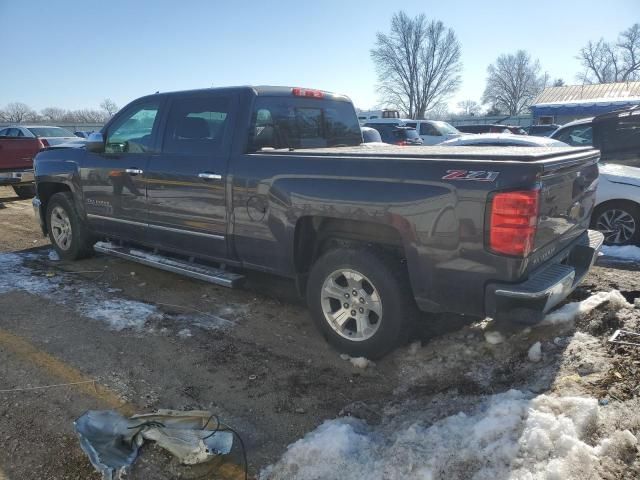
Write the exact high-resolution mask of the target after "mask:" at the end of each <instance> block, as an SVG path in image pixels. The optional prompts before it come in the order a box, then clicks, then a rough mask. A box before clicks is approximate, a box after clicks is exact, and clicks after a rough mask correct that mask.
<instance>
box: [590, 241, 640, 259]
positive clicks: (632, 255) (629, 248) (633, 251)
mask: <svg viewBox="0 0 640 480" xmlns="http://www.w3.org/2000/svg"><path fill="white" fill-rule="evenodd" d="M600 251H601V252H602V253H603V254H604V256H605V257H609V258H610V259H614V260H616V261H618V262H639V263H640V247H636V246H635V245H625V246H622V247H616V246H613V245H603V246H602V249H601V250H600Z"/></svg>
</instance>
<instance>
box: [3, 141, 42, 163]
mask: <svg viewBox="0 0 640 480" xmlns="http://www.w3.org/2000/svg"><path fill="white" fill-rule="evenodd" d="M39 150H40V143H39V142H38V139H37V138H27V137H17V138H2V139H0V170H5V171H6V170H24V169H27V168H33V157H35V156H36V154H37V153H38V151H39Z"/></svg>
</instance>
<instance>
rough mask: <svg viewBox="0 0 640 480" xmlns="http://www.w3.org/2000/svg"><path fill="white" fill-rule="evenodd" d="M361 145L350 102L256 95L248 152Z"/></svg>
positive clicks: (356, 121) (355, 117) (356, 119)
mask: <svg viewBox="0 0 640 480" xmlns="http://www.w3.org/2000/svg"><path fill="white" fill-rule="evenodd" d="M361 143H362V133H361V131H360V124H359V123H358V117H357V116H356V113H355V109H354V108H353V105H352V104H351V103H350V102H345V101H338V100H331V99H307V98H299V97H293V96H291V97H287V96H259V97H257V98H256V100H255V103H254V108H253V116H252V125H251V132H250V138H249V148H248V150H249V151H254V152H255V151H258V150H260V149H262V148H274V149H280V148H293V149H304V148H324V147H338V146H354V145H360V144H361Z"/></svg>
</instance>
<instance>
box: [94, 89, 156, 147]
mask: <svg viewBox="0 0 640 480" xmlns="http://www.w3.org/2000/svg"><path fill="white" fill-rule="evenodd" d="M159 107H160V103H159V102H157V101H154V102H148V103H143V104H139V105H135V106H134V107H132V108H131V109H128V110H127V111H125V112H123V114H122V115H121V116H119V117H118V118H117V119H116V120H115V122H114V123H113V124H111V125H110V126H109V130H108V131H107V141H106V143H105V153H146V152H149V151H150V150H151V148H152V145H151V141H152V133H153V130H154V127H155V125H156V123H157V120H158V109H159Z"/></svg>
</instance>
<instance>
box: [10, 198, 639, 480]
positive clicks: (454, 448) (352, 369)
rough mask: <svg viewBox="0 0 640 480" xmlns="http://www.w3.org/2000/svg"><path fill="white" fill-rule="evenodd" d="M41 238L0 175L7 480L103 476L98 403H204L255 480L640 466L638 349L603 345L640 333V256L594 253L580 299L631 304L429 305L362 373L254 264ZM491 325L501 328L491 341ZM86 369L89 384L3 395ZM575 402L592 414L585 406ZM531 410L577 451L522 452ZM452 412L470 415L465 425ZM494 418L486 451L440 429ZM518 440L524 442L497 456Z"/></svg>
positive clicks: (216, 469) (149, 462) (228, 474)
mask: <svg viewBox="0 0 640 480" xmlns="http://www.w3.org/2000/svg"><path fill="white" fill-rule="evenodd" d="M49 251H50V249H49V247H48V241H47V240H46V239H44V238H42V236H41V235H40V234H39V232H38V228H37V226H36V224H35V221H34V219H33V212H32V210H31V205H30V202H29V201H20V200H18V199H16V198H13V196H12V191H11V190H9V189H3V188H0V252H4V253H0V379H1V381H0V390H2V391H0V440H1V441H2V446H3V447H4V448H2V449H0V479H2V478H3V475H4V477H6V478H7V479H12V480H13V479H83V480H84V479H93V478H95V479H99V478H100V476H99V475H98V474H97V473H95V472H94V471H93V468H92V467H91V465H90V464H89V462H88V460H87V458H86V457H85V456H84V454H83V452H82V451H81V449H80V447H79V443H78V441H77V438H76V436H75V433H74V430H73V420H74V419H76V418H77V417H79V416H80V415H82V413H84V412H85V411H86V410H88V409H104V408H119V409H120V410H121V411H122V412H125V413H130V412H151V411H153V410H154V409H158V408H173V409H180V410H184V409H207V410H211V411H212V412H214V413H216V414H218V415H219V416H220V418H221V419H223V420H224V421H225V422H226V423H228V424H230V425H232V426H233V427H234V428H235V429H236V430H237V431H238V432H239V433H240V434H241V436H242V438H243V440H244V442H245V444H246V446H247V454H248V458H249V470H250V473H251V475H259V474H260V472H261V471H262V478H273V479H275V478H282V479H285V478H287V479H290V478H301V479H316V478H317V479H320V478H336V479H337V478H434V479H436V478H437V479H466V478H477V479H480V478H494V479H497V478H523V479H524V478H530V479H534V478H581V479H589V478H593V479H597V478H606V479H629V478H639V477H640V463H639V462H638V457H637V447H636V443H634V441H633V440H634V439H635V435H637V434H638V433H639V432H640V414H638V411H639V410H638V406H639V402H638V397H637V395H638V392H640V388H638V385H640V375H639V368H640V355H639V354H638V352H639V350H637V349H635V348H634V347H617V348H614V347H612V346H611V345H608V344H607V342H606V339H607V337H608V336H609V335H610V334H611V333H612V332H613V330H615V329H616V328H628V329H633V330H640V310H638V309H637V308H633V306H632V304H633V302H634V301H635V299H636V298H638V297H640V286H639V285H638V278H639V277H638V266H637V265H636V264H633V263H602V264H601V265H600V266H598V267H596V268H594V270H593V272H592V273H591V274H590V275H589V277H588V278H587V280H586V281H585V282H584V283H583V285H582V287H580V288H579V289H578V290H577V291H576V292H575V293H574V295H573V296H572V299H571V301H580V300H585V299H587V298H589V297H590V296H591V295H592V294H595V293H597V292H609V291H610V290H612V289H617V290H619V291H620V292H621V293H622V295H623V296H624V297H625V299H626V301H628V302H630V304H626V305H623V304H616V303H615V302H611V301H604V302H603V303H602V304H601V305H600V306H598V307H597V308H595V309H593V310H591V311H590V312H589V313H586V314H585V315H583V316H581V317H579V318H578V319H577V321H576V322H575V323H574V322H568V323H567V322H565V323H561V324H559V325H549V326H540V327H536V328H533V329H528V330H524V331H523V330H522V329H517V328H513V327H512V326H509V325H494V324H493V323H492V322H480V323H470V321H469V320H467V319H464V318H460V317H454V316H442V317H438V318H432V319H425V320H426V321H425V322H424V323H423V325H422V328H421V329H420V331H419V332H417V333H416V336H415V338H413V339H412V344H411V345H408V346H406V347H405V348H402V349H399V350H398V351H396V352H394V353H393V354H391V355H389V356H388V357H386V358H385V359H383V360H381V361H379V362H377V364H376V365H368V366H367V368H358V367H357V366H355V365H353V364H352V363H351V362H349V361H346V360H343V359H342V358H341V357H340V356H339V355H338V354H337V353H336V352H334V351H333V350H331V349H330V348H329V347H328V346H327V345H326V344H325V342H324V341H323V340H322V339H321V338H320V336H319V335H318V333H317V332H316V331H315V329H314V328H313V325H312V324H311V320H310V317H309V315H308V313H307V311H306V310H305V307H304V304H302V303H301V302H300V300H298V299H297V298H296V296H295V293H294V288H293V285H292V284H290V283H288V282H287V281H284V280H280V279H275V278H273V277H268V276H264V275H258V274H250V275H249V277H248V282H247V285H246V286H245V287H244V288H243V289H239V290H228V289H225V288H222V287H216V286H212V285H209V284H205V283H202V282H198V281H195V280H190V279H188V278H182V277H179V276H176V275H174V274H171V273H166V272H161V271H157V270H154V269H151V268H147V267H144V266H141V265H137V264H132V263H128V262H126V261H122V260H119V259H114V258H109V257H104V256H96V257H93V258H90V259H87V260H84V261H80V262H74V263H66V262H60V261H54V260H51V259H50V258H49ZM489 332H499V335H496V336H495V338H497V339H498V340H502V341H499V342H498V343H489V342H488V341H487V333H489ZM576 332H577V333H576ZM489 338H490V339H491V338H492V337H491V335H489ZM536 342H540V345H539V347H540V348H539V352H538V353H539V355H537V354H536V349H535V348H534V351H533V353H532V352H531V351H530V350H531V348H532V346H534V345H535V344H536ZM532 355H533V356H532ZM532 359H533V360H535V361H532ZM88 380H95V381H96V382H97V384H98V387H94V386H93V385H92V384H87V383H82V384H78V385H72V386H66V387H56V388H49V389H40V390H26V391H25V390H23V391H16V392H6V390H10V389H18V388H22V389H24V388H30V387H34V386H44V385H54V384H61V383H78V382H82V381H88ZM511 389H514V390H517V391H518V392H519V393H505V392H509V391H510V390H511ZM505 395H506V396H505ZM519 395H520V396H519ZM566 398H580V399H582V400H580V401H578V400H575V401H574V400H570V401H568V400H566ZM563 402H564V403H563ZM567 402H569V403H567ZM571 402H574V403H571ZM575 402H578V403H575ZM579 402H583V403H579ZM594 402H595V403H594ZM507 404H508V405H510V406H511V408H512V410H511V411H512V412H513V409H514V408H516V407H517V409H520V410H517V411H519V412H520V413H519V414H517V415H516V418H519V419H520V420H519V421H517V422H515V423H513V425H512V426H511V427H510V428H511V430H509V428H507V426H505V425H504V424H501V423H500V422H501V421H502V420H501V419H504V418H507V417H508V415H506V416H505V415H501V414H500V413H499V411H501V410H500V408H498V407H503V406H504V405H507ZM492 409H494V410H495V409H497V410H495V411H494V410H492ZM572 409H573V410H572ZM578 410H583V411H588V412H591V413H590V417H589V419H587V420H584V419H577V418H574V416H575V415H574V416H572V415H573V414H571V413H570V411H578ZM537 411H541V412H543V411H544V412H548V411H554V412H555V415H556V416H555V417H554V418H555V419H556V420H555V421H556V422H557V423H558V425H561V426H562V425H563V427H562V428H565V427H566V422H569V423H570V424H571V425H573V426H574V427H575V428H574V430H572V432H573V433H571V435H573V436H572V437H571V435H569V436H570V437H571V438H574V437H575V438H574V440H572V441H574V443H573V444H572V445H573V446H572V450H571V452H573V453H567V454H566V455H565V454H561V453H558V452H559V451H560V450H561V445H566V442H565V444H562V442H561V441H560V440H558V441H557V442H556V440H554V438H555V437H553V436H552V435H549V438H550V440H549V442H551V443H549V445H551V447H548V450H549V452H551V453H549V452H547V453H545V450H544V448H536V452H537V453H536V454H535V455H534V454H533V453H527V452H528V450H527V448H529V449H531V446H532V445H534V443H531V442H530V443H529V444H528V447H527V446H526V445H525V446H523V445H522V438H524V437H525V434H526V432H529V430H527V429H528V428H529V427H530V422H529V420H531V419H532V418H534V416H533V415H532V414H531V412H534V413H535V412H537ZM459 412H465V418H466V420H465V422H466V423H464V422H463V423H455V422H457V421H458V420H456V419H458V418H461V417H458V416H456V415H457V414H458V413H459ZM496 412H498V413H496ZM527 412H529V413H527ZM345 415H348V416H349V418H345ZM492 415H493V417H491V416H492ZM487 416H489V417H491V418H495V421H496V425H498V427H499V430H500V431H507V432H511V433H510V434H509V436H508V437H504V436H502V437H499V438H496V440H495V442H494V443H492V444H491V445H493V450H491V451H490V452H489V450H490V449H489V447H487V444H486V442H485V443H482V442H480V443H478V444H477V445H476V444H474V443H469V444H468V445H466V444H464V445H462V446H461V445H460V444H459V443H458V444H455V442H454V443H451V442H453V440H452V437H451V436H449V435H446V434H445V433H446V432H447V431H451V432H456V431H457V432H467V430H465V428H470V429H472V430H473V429H474V428H476V427H477V422H479V421H480V420H481V419H483V418H485V417H487ZM331 419H337V420H334V421H333V422H329V423H325V424H323V422H325V421H326V420H331ZM567 419H569V420H567ZM454 420H455V422H454ZM476 420H477V421H476ZM438 422H439V423H438ZM519 422H520V423H519ZM528 422H529V423H528ZM563 422H565V423H563ZM320 425H322V427H321V428H320V430H316V428H317V427H318V426H320ZM554 425H555V424H554ZM431 427H433V428H431ZM436 427H437V428H436ZM447 428H449V429H450V430H446V429H447ZM536 428H538V427H536V426H533V427H531V428H530V429H531V431H532V432H534V433H535V432H537V433H535V435H534V436H535V438H538V439H539V438H540V435H539V433H540V432H539V431H538V430H539V428H538V430H535V429H536ZM549 428H551V427H549ZM558 428H560V427H558ZM476 430H477V429H476ZM476 430H473V431H476ZM563 431H564V430H563ZM625 431H628V432H629V435H627V434H626V433H624V432H625ZM309 432H314V433H312V434H309ZM443 432H445V433H443ZM619 432H623V433H619ZM485 434H487V433H486V431H485ZM565 434H566V432H565ZM305 435H307V437H305ZM354 435H355V437H354ZM487 435H488V434H487ZM532 435H533V434H532ZM565 436H566V435H565ZM303 437H304V438H305V440H304V441H300V442H298V443H296V444H295V445H294V446H293V447H291V448H289V449H288V450H287V447H288V446H289V445H290V444H292V443H294V442H296V441H298V440H299V439H301V438H303ZM465 437H466V438H471V437H472V434H471V433H469V434H468V435H466V434H465ZM532 438H533V437H532ZM562 438H565V437H562ZM567 438H568V437H567ZM362 439H364V440H362ZM447 439H448V440H447ZM360 440H362V442H363V443H362V444H361V445H362V448H363V450H362V451H360V450H356V451H353V445H358V444H357V441H360ZM365 440H366V441H365ZM565 440H566V439H565ZM604 440H607V442H608V443H607V442H604V443H603V441H604ZM341 442H342V443H341ZM354 442H355V443H354ZM518 442H520V444H519V443H518ZM576 442H578V443H576ZM463 443H464V442H463ZM539 443H540V442H539ZM541 443H544V442H541ZM544 444H545V445H547V444H546V443H544ZM350 445H351V447H349V446H350ZM508 445H511V446H513V445H516V446H518V445H520V447H519V453H517V452H518V448H516V449H515V451H514V452H513V454H512V455H511V456H509V457H504V456H500V455H497V453H496V452H502V451H503V450H500V448H502V449H504V448H506V446H508ZM536 445H537V444H536ZM576 445H577V446H576ZM585 445H586V446H585ZM602 445H605V446H602ZM498 447H499V448H498ZM578 447H580V448H578ZM587 447H589V448H591V449H592V450H589V449H588V448H587ZM350 448H351V450H350ZM598 449H599V450H598ZM474 451H475V452H476V453H473V452H474ZM285 452H286V453H285ZM478 452H480V453H481V454H482V459H481V461H480V460H479V459H478V455H480V453H478ZM488 452H489V453H488ZM585 452H586V453H585ZM283 455H284V457H283ZM474 455H475V456H474ZM492 455H493V456H492ZM527 455H529V456H527ZM532 455H533V456H532ZM585 455H586V456H587V457H589V458H590V460H589V462H586V463H585V460H584V458H587V457H585ZM589 455H590V456H589ZM494 457H495V458H494ZM529 457H531V458H529ZM534 457H535V458H534ZM554 459H555V460H558V459H560V460H561V461H562V462H564V463H562V464H559V463H557V462H556V463H553V461H552V460H554ZM560 460H559V461H560ZM241 463H242V458H241V456H240V455H239V451H238V450H237V449H234V451H233V452H232V454H231V455H230V456H229V458H226V459H224V464H223V465H222V466H221V465H220V462H214V463H212V464H211V465H204V466H201V468H197V469H187V468H185V467H182V466H180V465H178V464H177V463H176V462H175V461H174V460H173V459H172V458H171V457H170V456H169V455H167V454H165V453H164V452H163V451H162V450H160V449H158V448H156V447H154V446H153V445H149V446H145V447H144V448H143V450H142V453H141V456H140V458H139V459H138V461H137V462H136V464H135V466H134V469H133V472H132V473H131V475H130V476H129V478H134V479H149V478H154V479H169V478H242V475H241V473H240V470H241V469H239V468H237V467H235V466H234V465H241ZM274 464H275V466H273V467H271V468H267V467H268V466H269V465H274ZM550 465H551V466H550ZM570 466H571V467H572V468H569V467H570ZM577 466H581V467H580V468H578V467H577ZM587 466H588V468H587ZM554 468H555V470H553V469H554ZM550 469H551V470H550ZM563 469H564V470H563ZM585 469H586V470H585ZM552 470H553V471H552ZM522 472H529V473H531V476H526V475H525V474H524V473H522ZM549 472H552V473H554V472H560V473H558V475H565V476H557V477H554V476H551V474H550V473H549ZM563 472H568V473H566V474H565V473H563ZM585 472H586V473H585ZM538 473H539V475H538ZM554 474H555V473H554ZM428 475H431V476H428ZM545 475H547V476H545Z"/></svg>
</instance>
